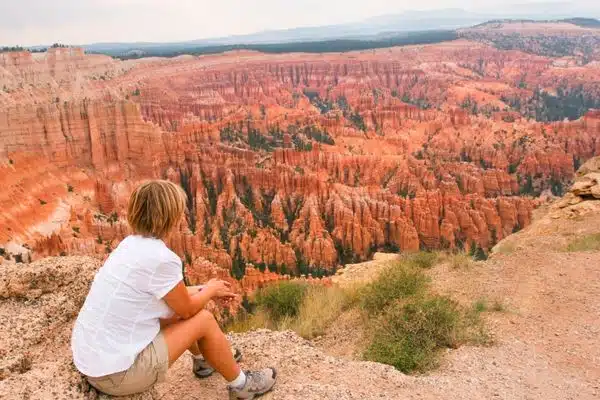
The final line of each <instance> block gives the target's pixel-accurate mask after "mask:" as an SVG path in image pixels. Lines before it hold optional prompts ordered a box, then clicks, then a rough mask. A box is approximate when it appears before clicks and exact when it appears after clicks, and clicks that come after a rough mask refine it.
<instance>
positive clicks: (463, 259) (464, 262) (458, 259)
mask: <svg viewBox="0 0 600 400" xmlns="http://www.w3.org/2000/svg"><path fill="white" fill-rule="evenodd" d="M449 262H450V266H451V267H452V268H454V269H469V268H471V267H472V266H473V259H472V258H471V257H469V255H468V254H467V253H456V254H451V255H450V256H449Z"/></svg>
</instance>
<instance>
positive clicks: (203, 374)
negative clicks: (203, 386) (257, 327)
mask: <svg viewBox="0 0 600 400" xmlns="http://www.w3.org/2000/svg"><path fill="white" fill-rule="evenodd" d="M234 359H235V361H236V362H240V361H241V360H242V353H241V352H240V351H237V353H236V354H235V356H234ZM215 371H216V370H215V369H214V368H206V369H203V370H200V371H194V375H196V377H198V378H200V379H206V378H210V377H211V376H212V374H214V373H215Z"/></svg>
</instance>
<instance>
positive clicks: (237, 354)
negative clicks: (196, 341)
mask: <svg viewBox="0 0 600 400" xmlns="http://www.w3.org/2000/svg"><path fill="white" fill-rule="evenodd" d="M231 351H232V353H233V358H234V359H235V361H236V362H240V360H241V359H242V352H241V351H240V350H239V349H231ZM193 360H194V366H193V368H192V369H193V371H194V374H195V375H196V376H197V377H198V378H200V379H204V378H208V377H209V376H211V375H212V374H214V373H215V369H214V368H213V367H211V366H210V365H209V364H208V363H207V362H206V360H205V359H204V357H202V358H195V357H194V358H193Z"/></svg>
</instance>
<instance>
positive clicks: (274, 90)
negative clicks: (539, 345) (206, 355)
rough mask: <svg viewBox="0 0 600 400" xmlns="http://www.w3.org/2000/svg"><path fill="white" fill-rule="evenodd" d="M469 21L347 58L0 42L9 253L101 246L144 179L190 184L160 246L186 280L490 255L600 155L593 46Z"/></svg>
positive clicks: (122, 229) (4, 236) (1, 179)
mask: <svg viewBox="0 0 600 400" xmlns="http://www.w3.org/2000/svg"><path fill="white" fill-rule="evenodd" d="M478 29H479V30H480V29H481V28H478ZM477 32H478V30H477V29H475V30H473V31H472V32H471V33H470V34H468V35H467V34H465V35H463V37H467V38H469V39H471V40H472V41H469V40H467V39H460V40H456V41H452V42H447V43H441V44H432V45H426V46H408V47H396V48H389V49H380V50H369V51H360V52H350V53H326V54H262V53H257V52H250V51H236V52H229V53H225V54H220V55H210V56H200V57H196V56H181V57H177V58H171V59H167V58H148V59H139V60H127V61H119V60H116V59H112V58H110V57H107V56H102V55H90V54H84V52H83V50H80V49H77V48H51V49H49V50H48V51H47V52H46V53H29V52H7V53H2V54H0V185H1V186H2V191H0V207H1V209H2V213H1V214H0V248H1V250H2V253H3V256H4V258H5V259H6V260H12V261H16V262H27V261H30V260H36V259H40V258H43V257H45V256H59V255H93V256H98V257H104V256H105V255H106V254H108V253H110V251H111V249H112V248H113V247H114V246H115V245H116V244H117V243H118V242H119V241H120V240H121V239H122V238H123V237H124V236H125V235H126V234H127V225H126V221H125V211H126V203H127V199H128V195H129V193H130V192H131V190H132V188H133V187H135V186H136V185H137V184H138V183H139V182H141V181H143V180H145V179H151V178H164V179H170V180H172V181H175V182H178V183H179V184H181V186H182V187H183V188H184V189H185V191H186V193H187V194H188V197H189V201H188V212H187V221H185V222H182V224H181V226H180V228H179V230H178V232H177V234H175V235H174V236H173V237H172V238H171V239H170V243H169V245H170V246H171V247H172V248H173V249H174V250H175V251H176V252H177V253H178V254H179V256H180V257H181V258H182V260H184V264H185V269H186V274H187V276H188V279H190V280H191V281H202V280H204V279H206V278H207V277H209V276H219V277H222V278H227V279H229V280H231V281H232V282H233V281H236V280H237V281H239V285H240V286H239V288H240V289H244V288H245V289H246V290H251V289H253V288H255V287H256V286H257V285H260V284H262V283H263V282H265V281H270V280H277V279H280V278H281V277H283V276H286V275H292V276H293V275H306V274H311V275H312V276H313V277H322V276H326V275H330V274H331V273H333V272H334V271H335V270H336V269H337V268H338V266H339V265H343V264H345V263H348V262H356V261H362V260H366V259H368V258H369V257H370V255H371V254H373V253H374V252H375V251H378V250H387V251H390V250H392V251H398V250H401V251H414V250H419V249H444V248H448V249H455V248H462V249H465V250H467V251H469V250H478V251H479V250H481V251H484V252H487V251H488V250H489V249H491V248H492V247H493V246H494V245H495V244H496V243H497V242H498V241H500V240H502V239H503V238H505V237H506V236H507V235H509V234H511V233H513V232H516V231H518V230H520V229H522V228H524V227H526V226H527V225H529V224H530V221H531V215H532V210H533V209H534V208H535V207H536V206H537V205H538V204H539V203H540V201H541V200H540V198H548V197H551V196H553V195H555V196H560V195H562V194H563V190H564V189H566V187H567V185H568V184H569V183H570V180H571V179H572V177H573V175H574V172H575V170H576V169H578V168H579V166H580V165H582V164H583V163H584V162H585V160H587V159H589V158H590V157H592V156H594V155H598V154H600V141H598V137H599V136H600V112H599V111H594V110H593V108H594V107H596V108H598V107H600V81H599V80H598V76H600V56H599V54H598V53H597V52H591V53H585V54H584V55H583V56H581V55H580V54H579V53H578V52H574V55H569V54H566V55H556V54H544V53H540V52H538V53H537V54H534V53H535V51H533V50H531V49H532V48H533V49H535V46H534V45H533V44H532V41H535V37H533V38H528V39H527V40H526V43H525V45H523V46H513V47H512V48H514V49H503V47H502V46H499V45H498V43H495V42H494V40H496V39H494V37H493V35H492V34H489V35H487V34H486V35H487V36H486V35H483V34H480V33H477ZM490 35H492V36H490ZM572 35H575V37H578V36H576V35H577V34H576V33H572ZM579 35H589V32H587V31H585V32H584V33H579ZM596 35H598V34H597V33H596ZM490 37H491V39H490ZM593 37H596V38H597V36H593ZM502 38H504V39H503V40H507V39H506V38H505V37H504V36H502ZM582 40H583V39H582ZM586 40H587V39H586ZM496 42H497V40H496ZM504 47H507V46H504ZM540 196H541V197H540ZM250 264H251V265H250Z"/></svg>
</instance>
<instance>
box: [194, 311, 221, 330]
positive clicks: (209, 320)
mask: <svg viewBox="0 0 600 400" xmlns="http://www.w3.org/2000/svg"><path fill="white" fill-rule="evenodd" d="M193 320H194V321H195V322H196V323H198V325H199V326H204V327H206V326H211V325H217V320H216V319H215V316H214V315H213V313H211V312H210V311H206V310H201V311H200V312H199V313H198V314H196V315H194V317H193Z"/></svg>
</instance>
